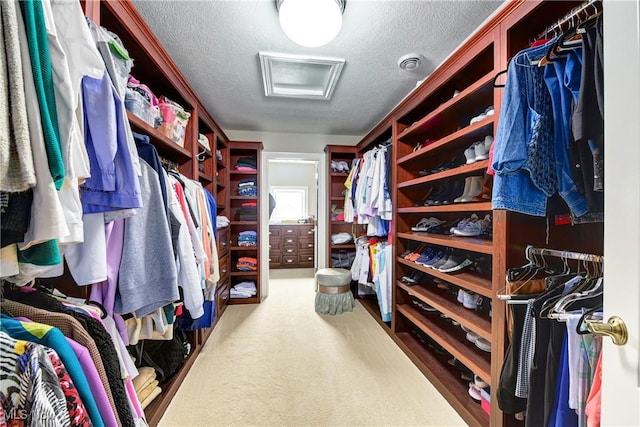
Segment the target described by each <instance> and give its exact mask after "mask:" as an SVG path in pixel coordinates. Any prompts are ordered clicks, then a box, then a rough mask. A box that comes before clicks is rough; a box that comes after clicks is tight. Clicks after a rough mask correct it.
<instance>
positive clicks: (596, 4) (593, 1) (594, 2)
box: [536, 0, 602, 40]
mask: <svg viewBox="0 0 640 427" xmlns="http://www.w3.org/2000/svg"><path fill="white" fill-rule="evenodd" d="M592 6H593V13H589V12H588V9H589V8H590V7H592ZM582 12H585V13H586V15H585V16H586V18H585V19H588V18H589V17H591V16H594V15H596V14H598V13H600V12H602V1H601V0H589V1H587V2H585V3H583V4H581V5H580V6H577V7H575V8H573V9H571V11H570V12H569V13H567V14H566V15H565V16H564V17H563V18H560V19H558V21H556V22H554V23H553V24H551V25H550V26H548V27H547V28H545V30H544V31H543V32H542V33H540V34H538V37H536V40H541V39H545V38H547V35H548V34H549V33H554V34H556V32H558V31H559V32H562V26H563V25H564V24H566V23H568V22H570V21H571V20H572V19H573V18H574V17H576V16H577V17H578V18H579V17H580V16H579V15H580V14H581V13H582ZM556 35H557V34H556Z"/></svg>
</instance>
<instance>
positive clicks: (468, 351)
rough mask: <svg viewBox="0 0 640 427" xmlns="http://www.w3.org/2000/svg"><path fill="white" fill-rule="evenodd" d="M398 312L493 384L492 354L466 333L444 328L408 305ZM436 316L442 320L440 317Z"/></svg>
mask: <svg viewBox="0 0 640 427" xmlns="http://www.w3.org/2000/svg"><path fill="white" fill-rule="evenodd" d="M398 311H399V312H400V313H401V314H402V315H403V316H405V317H406V318H407V319H409V320H410V321H411V323H413V324H414V325H415V326H417V327H418V328H420V329H421V330H422V331H423V332H424V333H426V334H427V335H429V336H430V337H431V338H432V339H433V340H434V341H435V342H437V343H438V344H440V345H441V346H442V347H443V348H444V349H445V350H447V351H448V352H449V353H451V354H452V355H453V356H454V357H455V358H456V359H458V360H459V361H460V362H461V363H462V364H463V365H465V366H466V367H467V368H469V369H471V370H472V371H473V372H474V373H475V374H476V375H478V376H479V377H480V378H482V379H483V380H484V381H486V382H487V383H491V361H490V359H491V353H486V352H483V351H482V350H480V349H479V348H477V347H476V346H475V344H473V343H472V342H470V341H469V340H467V339H466V338H465V337H464V331H461V332H460V333H457V331H455V330H453V326H451V328H447V327H445V326H442V325H440V324H439V323H438V322H434V321H433V320H432V319H431V318H429V317H428V316H426V315H424V314H422V313H421V312H420V311H418V310H416V309H415V308H413V307H411V306H410V305H408V304H402V305H399V306H398ZM436 316H437V318H438V319H440V316H439V315H436ZM434 317H435V316H434Z"/></svg>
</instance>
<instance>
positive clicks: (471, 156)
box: [464, 144, 477, 165]
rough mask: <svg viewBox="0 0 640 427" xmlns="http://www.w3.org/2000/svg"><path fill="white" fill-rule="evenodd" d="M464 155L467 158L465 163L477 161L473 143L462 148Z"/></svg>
mask: <svg viewBox="0 0 640 427" xmlns="http://www.w3.org/2000/svg"><path fill="white" fill-rule="evenodd" d="M464 156H465V157H466V158H467V164H468V165H470V164H472V163H475V162H476V161H477V159H476V150H475V144H474V145H472V146H471V147H469V148H467V149H466V150H464Z"/></svg>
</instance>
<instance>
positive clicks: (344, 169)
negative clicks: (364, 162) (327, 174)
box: [338, 160, 350, 172]
mask: <svg viewBox="0 0 640 427" xmlns="http://www.w3.org/2000/svg"><path fill="white" fill-rule="evenodd" d="M338 166H339V167H340V172H349V169H350V168H349V164H348V163H347V162H345V161H344V160H341V161H339V162H338Z"/></svg>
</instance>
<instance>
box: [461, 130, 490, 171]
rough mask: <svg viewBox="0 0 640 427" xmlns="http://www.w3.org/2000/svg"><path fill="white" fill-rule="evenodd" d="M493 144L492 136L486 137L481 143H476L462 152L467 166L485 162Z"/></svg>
mask: <svg viewBox="0 0 640 427" xmlns="http://www.w3.org/2000/svg"><path fill="white" fill-rule="evenodd" d="M491 144H493V136H491V135H487V136H485V137H484V139H483V140H482V141H476V142H474V143H473V144H471V145H470V146H469V148H467V149H466V150H464V157H465V158H466V159H467V164H468V165H470V164H473V163H475V162H479V161H481V160H487V159H488V158H489V149H490V148H491Z"/></svg>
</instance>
